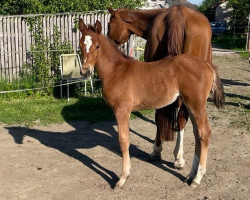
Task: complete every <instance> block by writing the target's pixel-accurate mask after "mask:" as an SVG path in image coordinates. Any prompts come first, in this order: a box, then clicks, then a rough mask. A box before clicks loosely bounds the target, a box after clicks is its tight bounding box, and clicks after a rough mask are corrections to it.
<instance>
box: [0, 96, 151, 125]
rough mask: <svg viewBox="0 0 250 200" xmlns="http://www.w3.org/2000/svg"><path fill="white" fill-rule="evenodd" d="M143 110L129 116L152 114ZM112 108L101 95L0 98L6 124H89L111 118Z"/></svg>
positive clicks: (2, 114)
mask: <svg viewBox="0 0 250 200" xmlns="http://www.w3.org/2000/svg"><path fill="white" fill-rule="evenodd" d="M152 113H153V111H152V110H149V111H142V112H137V113H134V114H131V119H134V118H136V117H138V116H145V115H150V114H152ZM114 119H115V118H114V114H113V111H112V110H111V109H110V107H108V105H107V104H106V103H105V101H104V100H103V99H102V98H101V97H93V98H90V97H83V98H80V99H77V98H71V99H70V101H67V100H65V99H56V98H54V97H40V98H26V99H10V100H1V105H0V122H1V123H4V124H7V125H13V124H15V125H26V126H32V125H49V124H52V123H62V122H64V121H73V120H84V121H89V122H91V123H95V122H101V121H111V120H114Z"/></svg>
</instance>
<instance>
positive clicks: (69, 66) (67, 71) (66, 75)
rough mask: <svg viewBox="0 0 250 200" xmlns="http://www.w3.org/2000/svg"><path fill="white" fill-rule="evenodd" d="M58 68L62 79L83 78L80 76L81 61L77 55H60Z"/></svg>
mask: <svg viewBox="0 0 250 200" xmlns="http://www.w3.org/2000/svg"><path fill="white" fill-rule="evenodd" d="M60 66H61V76H62V79H78V78H83V77H82V76H81V74H80V69H81V61H80V57H79V55H78V54H62V55H60Z"/></svg>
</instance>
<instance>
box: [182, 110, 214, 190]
mask: <svg viewBox="0 0 250 200" xmlns="http://www.w3.org/2000/svg"><path fill="white" fill-rule="evenodd" d="M192 113H193V114H192V115H191V114H190V118H191V120H192V124H193V129H194V135H195V154H194V160H193V165H192V169H191V172H190V174H189V176H188V177H187V180H186V181H187V182H188V183H190V186H192V187H197V186H198V185H199V184H200V182H201V179H202V177H203V176H204V174H205V173H206V165H207V152H208V145H209V141H210V135H211V128H210V125H209V123H208V119H207V115H206V107H205V106H204V107H203V108H202V109H199V110H198V111H197V112H195V111H193V110H192Z"/></svg>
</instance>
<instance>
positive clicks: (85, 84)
mask: <svg viewBox="0 0 250 200" xmlns="http://www.w3.org/2000/svg"><path fill="white" fill-rule="evenodd" d="M84 86H85V93H84V94H85V96H87V83H86V80H85V81H84Z"/></svg>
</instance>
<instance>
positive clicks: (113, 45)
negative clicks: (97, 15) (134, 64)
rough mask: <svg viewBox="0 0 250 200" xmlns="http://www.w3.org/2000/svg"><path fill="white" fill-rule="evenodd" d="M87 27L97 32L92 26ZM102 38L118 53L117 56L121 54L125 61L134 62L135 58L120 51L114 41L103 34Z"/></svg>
mask: <svg viewBox="0 0 250 200" xmlns="http://www.w3.org/2000/svg"><path fill="white" fill-rule="evenodd" d="M87 27H88V30H91V31H93V32H95V28H94V27H93V26H92V25H91V24H89V25H88V26H87ZM101 37H102V38H103V40H104V41H106V42H107V43H108V44H109V45H110V46H111V47H112V48H113V49H114V50H115V51H116V52H117V54H120V55H121V56H123V57H124V58H125V59H128V60H134V58H133V57H130V56H128V55H126V54H125V53H124V52H122V51H120V50H119V49H118V45H117V44H116V43H115V42H114V41H113V40H111V39H110V38H108V37H106V36H105V35H103V34H101Z"/></svg>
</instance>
